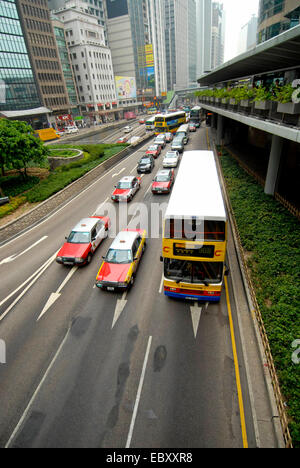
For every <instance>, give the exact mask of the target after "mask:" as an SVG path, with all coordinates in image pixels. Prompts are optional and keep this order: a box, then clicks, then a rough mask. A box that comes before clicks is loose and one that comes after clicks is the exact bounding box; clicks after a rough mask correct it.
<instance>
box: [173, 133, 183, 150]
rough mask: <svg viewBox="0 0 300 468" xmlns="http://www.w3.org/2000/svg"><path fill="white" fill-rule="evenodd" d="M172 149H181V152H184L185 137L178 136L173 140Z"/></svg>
mask: <svg viewBox="0 0 300 468" xmlns="http://www.w3.org/2000/svg"><path fill="white" fill-rule="evenodd" d="M171 150H172V151H179V153H182V152H183V150H184V138H183V137H176V136H175V138H174V140H173V141H172V144H171Z"/></svg>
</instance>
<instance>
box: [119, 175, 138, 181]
mask: <svg viewBox="0 0 300 468" xmlns="http://www.w3.org/2000/svg"><path fill="white" fill-rule="evenodd" d="M134 178H135V177H134V176H124V177H122V179H120V182H132V181H133V179H134Z"/></svg>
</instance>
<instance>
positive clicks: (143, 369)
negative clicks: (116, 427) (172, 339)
mask: <svg viewBox="0 0 300 468" xmlns="http://www.w3.org/2000/svg"><path fill="white" fill-rule="evenodd" d="M151 343H152V336H149V339H148V345H147V349H146V354H145V358H144V363H143V368H142V373H141V378H140V382H139V386H138V391H137V395H136V399H135V404H134V408H133V414H132V418H131V423H130V428H129V432H128V437H127V442H126V448H129V447H130V444H131V439H132V434H133V429H134V425H135V420H136V416H137V411H138V407H139V403H140V399H141V393H142V388H143V383H144V379H145V373H146V367H147V362H148V359H149V353H150V348H151Z"/></svg>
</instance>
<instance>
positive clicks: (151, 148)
mask: <svg viewBox="0 0 300 468" xmlns="http://www.w3.org/2000/svg"><path fill="white" fill-rule="evenodd" d="M156 150H157V146H149V148H148V151H156Z"/></svg>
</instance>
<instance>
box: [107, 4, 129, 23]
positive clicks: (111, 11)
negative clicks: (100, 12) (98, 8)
mask: <svg viewBox="0 0 300 468" xmlns="http://www.w3.org/2000/svg"><path fill="white" fill-rule="evenodd" d="M106 6H107V16H108V18H109V19H110V18H117V17H118V16H124V15H128V5H127V0H106Z"/></svg>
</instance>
